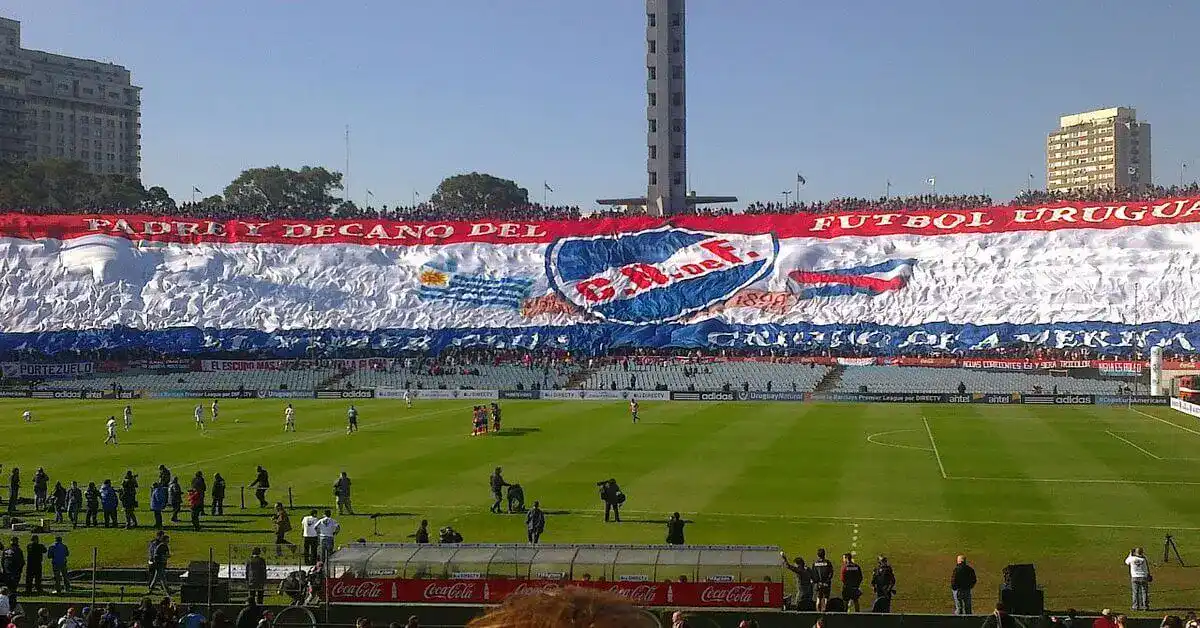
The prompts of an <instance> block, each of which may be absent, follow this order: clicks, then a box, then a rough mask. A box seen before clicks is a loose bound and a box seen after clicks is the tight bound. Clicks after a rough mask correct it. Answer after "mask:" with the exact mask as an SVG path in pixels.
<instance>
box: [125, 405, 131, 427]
mask: <svg viewBox="0 0 1200 628" xmlns="http://www.w3.org/2000/svg"><path fill="white" fill-rule="evenodd" d="M131 429H133V407H132V406H128V405H127V406H125V431H126V432H128V431H129V430H131Z"/></svg>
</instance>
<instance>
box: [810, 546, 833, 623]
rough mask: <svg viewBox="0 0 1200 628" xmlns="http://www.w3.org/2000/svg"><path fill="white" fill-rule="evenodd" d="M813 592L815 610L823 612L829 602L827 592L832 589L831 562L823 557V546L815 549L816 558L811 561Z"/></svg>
mask: <svg viewBox="0 0 1200 628" xmlns="http://www.w3.org/2000/svg"><path fill="white" fill-rule="evenodd" d="M810 571H812V579H813V594H814V595H815V596H816V598H817V612H818V613H824V612H825V606H826V605H827V604H829V594H830V592H832V591H833V563H831V562H829V559H828V558H825V548H823V547H822V548H820V549H818V550H817V558H816V560H814V561H813V563H812V569H811V570H810Z"/></svg>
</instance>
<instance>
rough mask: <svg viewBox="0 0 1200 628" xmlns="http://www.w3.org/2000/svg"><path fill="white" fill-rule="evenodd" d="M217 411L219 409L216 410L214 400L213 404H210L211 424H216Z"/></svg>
mask: <svg viewBox="0 0 1200 628" xmlns="http://www.w3.org/2000/svg"><path fill="white" fill-rule="evenodd" d="M218 410H219V408H217V400H216V399H213V402H212V418H213V423H216V422H217V411H218Z"/></svg>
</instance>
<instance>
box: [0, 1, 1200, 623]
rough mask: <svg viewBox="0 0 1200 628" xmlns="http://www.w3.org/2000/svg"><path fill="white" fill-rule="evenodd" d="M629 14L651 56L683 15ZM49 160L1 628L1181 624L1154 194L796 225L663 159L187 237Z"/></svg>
mask: <svg viewBox="0 0 1200 628" xmlns="http://www.w3.org/2000/svg"><path fill="white" fill-rule="evenodd" d="M647 12H648V15H649V16H651V17H650V20H649V26H648V32H651V34H653V33H652V32H653V30H654V29H656V28H658V27H657V26H656V20H655V19H654V18H653V16H654V15H656V14H657V15H660V18H659V20H658V21H659V22H661V23H662V24H664V25H667V24H671V23H672V22H673V20H675V18H676V17H677V16H681V15H682V12H683V2H682V0H669V1H668V0H661V1H660V0H650V1H649V2H648V3H647ZM656 12H657V13H656ZM679 19H680V20H682V17H679ZM670 28H674V29H675V30H674V31H671V30H667V31H664V32H665V33H667V34H666V35H664V36H666V37H668V38H669V37H672V36H674V35H672V33H675V34H676V35H678V33H679V31H680V29H681V28H682V26H680V25H679V24H678V23H675V24H673V25H672V26H670ZM648 36H649V35H648ZM651 43H652V42H651ZM648 46H649V52H648V54H658V53H656V52H653V51H654V50H655V49H656V48H655V47H654V46H653V45H649V44H648ZM661 48H662V49H663V50H664V51H665V50H666V49H668V48H669V47H668V46H666V45H664V46H662V47H661ZM680 54H681V53H680ZM3 67H5V66H4V65H3V64H2V63H0V71H3V70H2V68H3ZM661 74H662V75H666V74H667V73H666V72H662V73H661ZM651 79H652V81H651V82H653V81H656V80H658V79H655V78H654V74H653V73H652V75H651ZM662 80H664V81H667V82H668V83H667V84H666V87H664V89H666V90H668V91H670V90H671V89H673V88H672V87H671V84H669V82H670V81H672V80H674V81H682V71H681V72H680V73H679V75H678V76H677V77H676V76H672V77H671V78H669V79H668V78H667V77H666V76H663V79H662ZM2 104H3V103H2V102H0V105H2ZM672 107H675V105H672ZM680 107H682V105H680ZM664 115H666V116H667V118H664V122H663V123H662V124H659V125H657V127H662V128H663V129H664V131H665V130H666V129H669V128H671V127H672V125H671V124H670V120H671V116H673V115H676V114H675V113H673V112H670V111H669V112H667V113H666V114H664ZM654 128H656V126H655V125H652V126H651V129H652V132H651V136H652V137H651V139H650V140H648V141H651V142H653V141H655V140H654V139H653V135H654V134H655V133H657V131H653V129H654ZM1126 128H1127V129H1128V128H1130V127H1128V126H1127V127H1126ZM671 133H673V132H667V135H668V136H669V135H671ZM667 141H673V140H670V139H668V140H667ZM1147 141H1148V140H1147ZM348 143H349V138H348V134H347V161H348V160H349V157H348V154H349V145H348ZM0 148H3V145H2V144H0ZM0 152H2V151H0ZM663 152H664V153H665V152H666V151H663ZM654 154H655V153H654V151H651V155H654ZM679 159H680V160H682V157H680V158H679ZM651 161H654V158H652V159H651ZM664 161H666V160H664ZM348 165H349V164H348V163H347V166H348ZM68 167H70V168H75V167H76V166H69V164H68V165H67V166H64V165H63V164H60V163H53V164H50V165H47V164H46V163H45V162H37V161H33V162H26V161H19V160H9V159H7V158H5V160H3V161H2V162H0V202H2V203H0V204H3V205H4V206H5V208H4V209H0V416H3V417H7V421H8V422H7V423H6V428H5V429H4V430H3V433H2V435H0V442H2V443H3V452H4V455H3V456H2V457H0V477H3V479H4V483H3V486H4V487H6V488H7V490H6V491H0V508H3V509H4V510H3V514H0V517H2V523H3V525H4V526H5V527H6V528H8V529H9V530H11V539H4V540H3V541H4V542H3V543H0V545H2V546H3V547H4V548H7V549H3V550H0V585H3V586H5V587H6V589H5V591H0V615H8V616H13V617H17V616H20V617H21V619H22V621H23V622H24V623H20V622H18V621H17V620H15V619H14V624H16V625H17V626H18V627H19V628H24V624H29V625H49V624H48V623H47V624H43V623H42V617H40V616H36V615H37V613H38V610H37V609H41V608H44V609H46V613H47V615H46V619H50V618H58V617H64V616H65V617H67V618H72V621H71V622H67V623H66V624H59V625H62V626H64V628H76V627H77V626H80V625H82V623H74V619H73V614H74V613H76V610H72V611H70V613H68V611H67V609H68V607H71V608H73V609H76V608H77V609H80V613H79V614H80V617H83V616H87V622H88V625H89V628H91V623H93V621H94V622H95V623H96V626H97V628H99V626H101V625H105V626H112V628H118V627H119V626H123V625H133V624H134V623H136V624H137V625H139V626H143V627H144V628H150V627H151V626H159V625H175V623H176V622H179V624H178V625H181V626H187V627H188V628H193V623H196V622H200V621H203V622H206V623H208V624H209V625H212V626H214V628H216V626H218V625H222V626H223V625H232V624H233V623H235V622H234V621H233V618H234V617H237V618H238V619H237V620H236V623H237V625H239V626H241V625H243V623H244V622H245V623H248V625H259V626H270V625H275V624H282V625H297V626H299V625H305V626H314V627H315V626H326V625H328V626H335V625H352V624H357V625H364V623H363V622H374V623H391V622H402V621H403V620H404V619H405V618H407V617H410V616H412V617H419V624H423V625H441V626H465V625H468V623H469V622H471V621H476V622H479V621H485V620H486V617H489V616H491V615H487V613H489V612H492V613H499V614H498V615H495V616H497V617H498V616H501V615H502V614H503V612H504V610H505V609H509V610H510V611H511V612H513V613H517V614H519V613H521V612H526V611H522V610H521V609H523V608H524V609H528V608H530V607H523V606H521V605H522V604H525V603H527V601H528V600H535V601H536V600H538V599H554V600H559V601H562V600H565V599H567V597H568V595H578V596H583V597H584V599H586V600H591V602H595V600H601V601H603V602H604V603H605V604H614V605H622V606H621V607H622V608H626V607H628V608H635V607H636V609H641V610H635V611H633V612H635V613H641V614H640V615H636V616H637V617H639V618H640V619H638V620H636V621H643V622H649V623H645V624H644V625H667V623H668V622H671V623H672V625H674V626H676V627H681V626H683V625H692V624H695V625H705V626H709V625H711V626H749V625H759V624H761V625H765V626H796V625H810V624H814V623H816V625H825V623H824V622H826V621H828V622H830V624H832V625H846V626H849V625H863V626H876V627H878V628H884V627H887V626H895V625H900V624H902V623H904V622H906V621H907V622H918V623H920V624H921V625H928V626H943V627H945V628H951V627H958V626H967V625H972V626H977V625H979V623H980V622H981V621H984V619H985V617H984V616H989V617H990V619H988V621H991V622H993V623H992V624H990V625H995V626H996V627H997V628H1008V627H1010V626H1012V625H1014V624H1012V623H1010V622H1012V621H1014V619H1013V618H1015V617H1018V616H1019V617H1021V621H1023V622H1024V623H1025V624H1026V625H1032V623H1033V622H1038V625H1039V626H1042V625H1045V626H1050V625H1051V623H1052V622H1053V623H1060V624H1062V625H1065V626H1072V625H1076V626H1082V625H1083V624H1082V623H1077V622H1083V621H1088V622H1091V621H1093V618H1096V617H1099V618H1098V619H1096V620H1095V621H1096V622H1097V623H1096V624H1095V625H1096V626H1097V627H1098V628H1110V626H1111V628H1116V627H1117V626H1127V625H1128V626H1132V625H1135V624H1136V625H1138V626H1151V625H1152V622H1161V625H1163V626H1168V625H1169V626H1174V624H1175V623H1179V625H1180V626H1181V627H1182V625H1183V623H1182V619H1181V618H1182V617H1183V616H1185V615H1186V614H1187V613H1188V611H1189V610H1190V609H1192V608H1194V607H1196V606H1197V605H1196V603H1195V600H1196V592H1197V591H1200V575H1198V573H1200V572H1197V571H1196V570H1195V569H1194V563H1193V562H1189V561H1200V555H1197V554H1196V548H1198V547H1200V505H1198V504H1197V502H1196V500H1195V498H1194V494H1195V489H1196V487H1198V486H1200V474H1197V473H1196V471H1195V469H1194V467H1193V466H1192V465H1193V464H1195V463H1196V462H1197V461H1200V453H1197V452H1198V451H1200V421H1197V419H1200V398H1198V397H1197V396H1198V395H1200V359H1197V356H1198V355H1200V352H1198V350H1197V348H1198V347H1200V316H1198V315H1197V314H1196V312H1197V311H1200V291H1198V290H1197V286H1196V281H1197V280H1196V276H1197V272H1196V271H1197V265H1198V264H1200V250H1198V249H1200V237H1198V236H1200V187H1198V186H1197V185H1195V184H1192V185H1190V186H1189V185H1184V180H1183V176H1182V175H1181V177H1180V185H1177V186H1170V187H1165V186H1155V185H1151V184H1149V183H1148V182H1146V181H1142V182H1140V183H1137V182H1136V181H1135V184H1128V185H1114V186H1107V187H1105V186H1089V187H1087V188H1086V189H1085V188H1079V189H1072V190H1067V191H1057V190H1055V191H1050V190H1047V191H1039V190H1034V189H1032V188H1029V189H1026V190H1025V191H1024V192H1022V193H1021V194H1019V195H1018V196H1016V197H1015V198H1012V199H1004V200H1001V199H993V198H992V197H990V196H988V195H986V194H972V195H957V194H938V193H936V190H934V189H930V191H929V193H923V194H917V195H911V196H893V195H891V194H890V191H891V183H890V181H889V182H888V194H886V195H885V196H883V197H880V198H857V197H842V198H835V199H830V200H826V201H814V202H801V201H800V200H799V198H800V186H801V185H805V184H806V181H805V180H804V178H803V177H802V176H800V175H797V183H796V185H797V189H796V198H795V199H790V200H789V199H785V202H784V203H768V202H754V203H749V204H747V203H739V202H738V201H737V200H736V199H734V198H732V197H698V196H696V195H695V194H694V193H690V192H682V193H681V192H680V190H684V189H685V187H683V186H686V185H687V184H686V183H678V182H668V181H670V180H671V179H672V178H673V177H672V173H674V172H676V170H675V166H672V165H670V164H667V165H664V166H663V168H665V170H663V172H664V174H663V175H662V176H657V177H656V176H653V175H654V174H655V173H654V171H653V170H651V172H650V173H649V174H651V175H652V176H651V177H650V185H649V186H648V190H647V194H646V195H645V196H644V197H638V198H633V199H609V200H608V201H598V205H601V206H603V208H602V209H595V210H589V211H580V210H579V208H577V207H574V206H558V205H554V204H551V203H548V202H545V201H543V202H542V203H537V202H532V201H530V199H529V193H528V191H527V190H525V189H524V188H520V187H519V186H518V185H517V184H516V183H515V182H513V181H507V180H502V179H499V178H497V177H492V176H491V175H481V174H478V173H472V174H469V175H454V176H451V177H449V178H447V179H445V180H443V181H442V184H441V186H440V187H439V190H438V192H437V193H436V194H435V195H433V196H431V198H430V199H429V201H428V202H423V203H417V202H414V203H413V204H412V205H409V206H397V207H392V208H388V207H374V206H372V205H370V203H369V202H368V203H364V204H363V206H362V207H359V206H358V205H356V204H355V203H353V202H351V201H350V199H349V193H348V192H347V194H346V197H345V198H343V199H338V198H335V197H333V196H331V194H333V193H334V192H336V191H338V190H341V189H343V183H342V173H335V172H329V171H326V170H325V169H324V168H310V167H308V166H305V167H304V169H302V170H300V171H296V170H290V169H282V168H279V167H274V168H273V169H272V168H258V169H248V170H246V171H244V172H243V173H242V176H240V177H239V178H238V179H237V180H235V182H234V183H232V184H230V186H229V187H228V188H226V190H225V194H224V196H223V197H222V196H220V195H218V196H216V197H215V198H207V199H202V200H200V201H195V200H194V199H193V202H191V203H176V202H175V201H173V200H171V199H169V198H166V199H165V200H164V199H161V198H157V197H156V196H155V195H154V194H151V192H150V191H149V190H146V189H145V188H143V187H142V184H141V183H140V182H136V181H129V180H126V179H124V178H122V176H121V175H111V177H112V178H105V177H106V175H101V174H89V173H87V172H84V171H83V170H78V169H77V170H70V172H71V173H73V174H70V176H71V177H77V178H78V181H82V182H83V183H82V184H79V185H78V186H76V189H77V190H82V189H93V188H94V194H92V193H91V192H89V193H88V194H84V193H83V192H78V193H76V194H74V195H71V194H69V193H68V192H64V191H63V190H66V189H67V188H68V186H66V184H65V177H66V176H67V175H64V174H62V172H64V171H63V170H56V168H59V169H61V168H68ZM78 168H83V166H78ZM348 169H349V168H348V167H347V170H348ZM318 170H319V171H320V172H318ZM1135 170H1136V169H1133V170H1130V171H1129V173H1130V174H1135ZM1030 176H1031V177H1032V175H1030ZM54 177H63V179H62V180H59V179H54ZM323 177H324V178H323ZM43 178H45V179H53V180H54V181H56V185H59V186H61V189H56V190H51V191H46V189H49V188H54V187H55V186H53V185H48V186H44V187H45V188H46V189H42V188H39V187H38V186H37V185H34V183H36V182H37V181H42V180H43ZM318 179H319V180H320V181H319V182H318V183H313V181H315V180H318ZM660 179H661V180H662V182H663V183H662V184H661V185H660V184H658V183H656V181H658V180H660ZM1134 179H1136V176H1135V177H1134ZM117 183H121V184H122V185H126V184H128V185H129V186H132V187H130V188H129V189H130V190H133V189H134V188H136V190H135V191H136V194H133V193H132V192H129V193H130V194H133V196H129V197H126V196H123V195H124V194H126V192H128V190H126V191H122V189H123V188H122V189H118V187H119V186H117V185H116V184H117ZM135 184H136V185H135ZM543 185H544V187H545V188H546V190H547V191H550V186H549V185H547V184H545V183H543ZM933 185H934V183H933V179H930V186H931V188H932V186H933ZM159 189H161V188H159ZM193 189H194V190H195V188H193ZM247 190H249V192H247ZM314 190H316V191H314ZM102 193H103V194H107V195H108V196H105V197H103V198H100V197H99V196H97V195H100V194H102ZM164 193H165V192H164ZM368 194H369V193H368ZM168 201H169V202H168ZM163 533H165V535H164V534H163ZM68 548H69V551H68ZM818 550H819V551H820V552H821V555H820V557H818ZM800 559H803V562H800ZM826 559H828V560H827V561H826ZM1140 570H1142V571H1140ZM565 592H569V593H565ZM1131 595H1132V600H1131ZM164 596H165V598H166V599H165V600H164V601H163V602H162V603H161V604H160V603H159V602H158V600H160V599H163V598H164ZM587 596H595V597H594V598H593V597H587ZM1131 602H1132V604H1131ZM535 603H536V602H535ZM84 607H87V609H88V610H89V611H91V612H87V611H83V610H82V609H84ZM101 608H103V609H106V610H105V611H103V612H102V611H101V610H99V609H101ZM189 609H190V610H189ZM496 609H500V611H497V610H496ZM512 609H516V610H512ZM1108 609H1117V610H1116V611H1115V612H1113V611H1109V610H1108ZM848 610H849V611H852V613H849V614H848V613H847V611H848ZM1102 611H1103V612H1102ZM529 612H532V611H529ZM114 613H115V614H116V616H123V617H124V618H127V619H128V620H129V623H128V624H126V623H122V622H123V620H118V619H113V616H114ZM216 613H220V617H221V619H220V620H218V617H217V616H216V615H215V614H216ZM197 614H203V617H202V618H200V619H194V617H195V616H196V615H197ZM680 614H682V615H680ZM1051 614H1053V615H1054V616H1055V617H1053V618H1051ZM1117 615H1122V617H1121V618H1120V619H1119V621H1118V620H1117V618H1116V616H1117ZM1125 615H1128V617H1125ZM1164 615H1170V616H1171V617H1169V618H1168V619H1167V620H1164V619H1163V616H1164ZM33 616H36V621H35V619H34V617H33ZM1110 616H1111V622H1112V623H1111V624H1109V623H1107V622H1109V621H1110V619H1109V618H1110ZM102 617H103V618H104V619H103V620H102ZM481 617H484V618H485V619H480V618H481ZM189 618H192V619H189ZM210 619H211V621H210ZM260 619H262V620H263V621H265V622H266V623H265V624H260V623H259V620H260ZM101 621H104V622H106V623H105V624H101V623H100V622H101ZM497 621H499V620H497ZM631 621H633V620H631ZM681 622H682V623H681ZM750 622H752V623H750ZM1102 624H1103V625H1102ZM365 625H369V623H367V624H365ZM397 625H399V624H397ZM475 625H488V626H490V625H501V624H475ZM545 625H551V624H549V623H547V624H545ZM554 625H576V624H566V623H563V624H554ZM594 625H597V626H601V625H609V624H604V623H603V622H599V621H598V620H597V622H596V623H594ZM612 625H618V624H612ZM619 625H637V624H636V622H635V623H631V624H619ZM985 625H989V624H985ZM1189 625H1190V624H1189Z"/></svg>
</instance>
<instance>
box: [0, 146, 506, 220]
mask: <svg viewBox="0 0 1200 628" xmlns="http://www.w3.org/2000/svg"><path fill="white" fill-rule="evenodd" d="M342 180H343V175H342V173H341V172H336V171H333V170H329V169H328V168H325V167H322V166H302V167H301V168H300V169H298V170H297V169H292V168H284V167H282V166H278V165H274V166H266V167H256V168H247V169H246V170H243V171H242V172H241V173H240V174H239V175H238V176H237V177H236V178H235V179H234V180H233V181H231V182H230V183H229V185H227V186H225V189H224V190H223V191H222V193H221V194H214V195H211V196H207V197H205V198H204V199H202V200H198V201H197V202H196V204H197V205H201V206H204V205H210V206H213V207H214V208H215V207H241V208H246V209H248V210H255V211H258V212H267V213H270V212H272V211H283V210H287V209H296V208H305V209H312V210H323V211H328V212H330V213H337V212H339V211H340V212H351V211H352V212H358V211H359V210H358V208H357V207H355V205H354V204H353V202H352V201H349V200H346V199H344V195H342V194H341V192H342V190H343V189H344V186H343V182H342ZM429 203H430V204H431V205H433V206H434V207H438V208H445V209H447V210H448V211H458V212H462V211H468V212H473V213H485V212H488V211H503V210H510V209H513V208H516V207H521V206H523V205H527V204H528V203H529V191H528V190H526V189H525V188H522V187H521V186H519V185H517V183H516V182H515V181H511V180H508V179H503V178H500V177H495V176H492V175H490V174H481V173H478V172H472V173H467V174H457V175H453V176H450V177H447V178H446V179H444V180H442V182H441V183H440V184H439V185H438V187H437V190H436V191H435V192H434V193H433V194H432V195H430V198H429ZM0 207H5V208H12V209H21V208H60V209H64V210H84V209H101V208H129V209H140V210H144V211H146V212H151V213H171V212H173V211H176V210H177V209H178V208H179V203H177V202H176V201H175V199H173V198H171V195H170V194H169V193H168V192H167V190H166V189H165V188H163V187H161V186H157V185H156V186H152V187H149V188H147V187H145V186H144V185H143V184H142V182H140V181H138V180H137V179H136V178H134V177H131V176H128V175H123V174H96V173H92V172H89V171H88V168H87V165H86V164H84V163H83V162H81V161H74V160H70V159H58V158H47V159H40V160H36V161H22V162H12V161H0Z"/></svg>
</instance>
